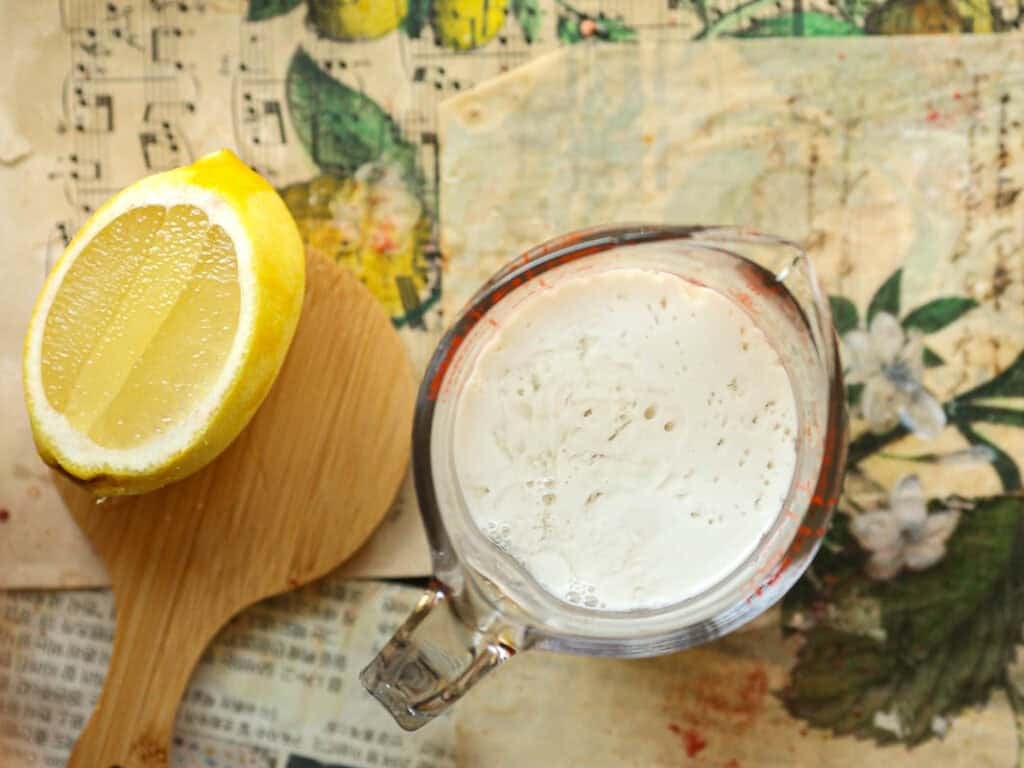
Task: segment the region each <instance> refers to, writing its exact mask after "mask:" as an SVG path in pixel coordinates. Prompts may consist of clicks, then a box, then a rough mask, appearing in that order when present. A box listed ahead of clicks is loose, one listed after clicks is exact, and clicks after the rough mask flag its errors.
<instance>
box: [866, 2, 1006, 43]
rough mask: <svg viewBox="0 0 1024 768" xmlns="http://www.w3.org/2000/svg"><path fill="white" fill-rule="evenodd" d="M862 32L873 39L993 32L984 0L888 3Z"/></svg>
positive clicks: (873, 14)
mask: <svg viewBox="0 0 1024 768" xmlns="http://www.w3.org/2000/svg"><path fill="white" fill-rule="evenodd" d="M865 28H866V30H867V31H868V32H869V33H871V34H876V35H924V34H949V33H957V32H971V33H974V34H978V33H986V32H993V31H994V28H995V23H994V19H993V16H992V9H991V8H990V7H989V4H988V0H890V2H888V3H886V4H885V5H883V6H881V7H879V8H876V9H875V10H874V11H872V12H871V13H870V14H869V15H868V18H867V20H866V22H865Z"/></svg>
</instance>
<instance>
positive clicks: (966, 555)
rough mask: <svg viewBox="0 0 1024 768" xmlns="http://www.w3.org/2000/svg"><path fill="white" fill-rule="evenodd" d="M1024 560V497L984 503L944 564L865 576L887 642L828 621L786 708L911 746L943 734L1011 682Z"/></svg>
mask: <svg viewBox="0 0 1024 768" xmlns="http://www.w3.org/2000/svg"><path fill="white" fill-rule="evenodd" d="M1022 558H1024V499H1022V498H1019V497H1000V498H994V499H985V500H981V501H979V503H978V504H977V506H976V507H975V508H974V509H973V510H971V511H968V512H964V513H963V514H962V517H961V520H960V523H959V526H958V528H957V530H956V531H955V532H954V534H953V536H952V537H951V538H950V540H949V541H948V542H947V552H946V555H945V557H944V558H943V559H942V560H941V561H940V562H939V563H938V564H937V565H935V566H933V567H931V568H929V569H927V570H924V571H921V572H916V573H911V572H904V573H903V574H901V575H899V576H897V577H895V578H894V579H892V580H890V581H887V582H881V583H872V582H868V581H867V580H866V579H864V578H863V577H861V578H860V580H859V581H858V584H859V588H860V589H863V590H864V591H865V594H866V595H867V596H869V597H871V598H873V599H875V600H877V601H878V603H879V604H880V605H881V621H882V626H883V628H884V630H885V632H884V637H874V636H868V635H865V634H858V633H853V632H850V631H846V630H843V629H839V628H836V627H834V626H830V625H829V624H827V623H823V624H821V625H819V626H817V627H815V628H814V629H812V630H810V631H808V632H806V633H805V637H806V642H805V644H804V646H803V647H802V648H801V650H800V652H799V655H798V659H797V664H796V666H795V667H794V669H793V671H792V674H791V681H790V684H789V686H788V687H787V688H786V689H785V690H784V691H783V692H782V694H781V698H782V700H783V702H784V703H785V705H786V707H787V708H788V709H789V711H790V712H791V713H793V714H794V715H795V716H797V717H800V718H802V719H804V720H806V721H807V722H809V723H811V724H812V725H815V726H817V727H820V728H827V729H829V730H832V731H833V732H834V733H836V734H843V735H846V734H852V735H856V736H860V737H867V738H873V739H875V740H877V741H879V742H881V743H888V742H893V741H897V740H898V741H902V742H904V743H906V744H911V745H913V744H918V743H920V742H922V741H924V740H926V739H928V738H930V737H932V735H933V730H932V723H933V722H934V719H935V718H936V717H946V716H950V715H953V714H955V713H956V712H958V711H960V710H961V709H963V708H964V707H966V706H968V705H971V704H973V703H975V702H979V701H984V700H985V699H987V697H988V696H989V694H990V693H991V691H992V689H993V688H994V687H995V686H996V685H999V684H1001V683H1002V682H1003V681H1004V679H1005V677H1004V675H1005V668H1006V665H1007V663H1009V661H1010V660H1011V659H1012V658H1013V657H1014V653H1015V646H1016V645H1017V644H1018V643H1020V642H1021V633H1020V627H1021V622H1022V621H1024V568H1020V567H1019V564H1020V563H1021V562H1022ZM815 565H816V566H817V565H818V564H817V562H816V563H815ZM819 570H820V569H819ZM828 576H829V574H827V573H825V574H822V573H820V572H819V574H818V579H819V581H822V580H824V579H827V578H828ZM846 581H847V582H850V581H857V580H856V579H854V578H850V577H847V578H846ZM882 713H884V714H885V715H886V717H885V718H884V719H881V720H880V719H876V717H877V716H878V715H880V714H882ZM886 721H889V723H890V724H891V725H890V726H889V727H887V728H883V727H879V725H885V723H886ZM894 730H895V731H896V732H894Z"/></svg>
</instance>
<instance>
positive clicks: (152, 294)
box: [41, 205, 240, 449]
mask: <svg viewBox="0 0 1024 768" xmlns="http://www.w3.org/2000/svg"><path fill="white" fill-rule="evenodd" d="M239 305H240V297H239V283H238V267H237V260H236V257H235V249H234V244H233V243H232V240H231V238H230V237H229V236H228V235H227V233H226V232H225V231H224V230H223V228H221V227H220V226H218V225H216V224H211V222H210V221H209V219H208V217H207V215H206V213H204V212H203V211H202V210H200V209H199V208H196V207H195V206H192V205H175V206H172V207H169V208H168V207H164V206H160V205H144V206H140V207H138V208H133V209H130V210H128V211H127V212H125V213H123V214H121V215H120V216H119V217H117V218H116V219H114V220H113V221H112V222H110V223H109V224H108V225H107V226H106V227H104V228H103V229H102V230H101V231H100V232H99V233H97V235H96V236H95V237H94V238H93V239H92V240H91V241H90V242H89V243H88V244H87V245H86V246H85V247H84V248H83V249H82V252H81V253H80V254H79V256H78V258H76V259H75V262H74V263H73V264H72V265H71V268H70V269H69V270H68V273H67V275H66V276H65V277H64V280H63V283H62V285H61V288H60V290H59V292H58V293H57V295H56V296H55V297H54V302H53V307H52V309H51V311H50V313H49V316H48V318H47V322H46V325H45V329H44V332H43V342H42V344H43V346H42V349H43V355H42V360H43V361H44V363H43V367H42V371H41V377H42V384H43V391H44V392H45V394H46V398H47V400H49V402H50V404H51V406H52V407H53V408H54V409H55V410H56V411H59V412H62V413H63V414H64V416H65V418H66V419H67V420H68V422H69V423H70V424H71V426H72V427H74V428H75V430H76V431H78V432H81V433H83V434H85V435H88V437H89V438H90V439H91V440H92V441H93V442H94V443H95V444H97V445H99V446H102V447H104V448H112V449H123V448H133V447H136V446H138V445H141V444H142V443H144V442H146V441H147V440H150V439H152V438H153V437H154V436H155V435H159V434H161V433H162V432H163V430H164V429H165V428H167V427H168V425H172V424H175V423H180V422H182V421H184V420H186V419H187V416H188V414H189V412H190V410H191V409H192V408H193V407H194V406H195V404H196V403H199V402H202V401H203V400H204V399H205V396H206V395H207V394H208V393H209V392H210V391H211V390H212V389H213V387H214V385H215V383H216V380H217V377H218V376H219V375H220V373H221V371H222V369H223V367H224V363H225V360H226V359H227V357H228V354H229V352H230V350H231V347H232V344H233V342H234V340H235V336H236V334H237V331H238V317H239Z"/></svg>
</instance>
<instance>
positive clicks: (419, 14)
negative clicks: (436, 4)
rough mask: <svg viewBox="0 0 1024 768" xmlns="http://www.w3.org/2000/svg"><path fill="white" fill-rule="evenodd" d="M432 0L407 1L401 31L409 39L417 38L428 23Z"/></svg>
mask: <svg viewBox="0 0 1024 768" xmlns="http://www.w3.org/2000/svg"><path fill="white" fill-rule="evenodd" d="M432 6H433V0H409V10H408V11H406V14H405V18H404V19H402V30H403V31H404V32H405V34H407V35H408V36H409V37H412V38H418V37H419V36H420V33H421V32H422V31H423V28H424V27H425V26H427V24H428V23H429V22H430V12H431V7H432Z"/></svg>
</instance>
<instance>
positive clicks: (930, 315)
mask: <svg viewBox="0 0 1024 768" xmlns="http://www.w3.org/2000/svg"><path fill="white" fill-rule="evenodd" d="M976 306H978V302H976V301H975V300H974V299H965V298H961V297H959V296H944V297H942V298H940V299H933V300H931V301H929V302H928V303H927V304H922V305H921V306H920V307H918V308H917V309H915V310H913V311H911V312H910V314H908V315H907V316H906V317H904V318H903V327H904V328H906V329H907V330H910V329H911V328H914V329H917V330H919V331H921V332H923V333H935V332H936V331H941V330H942V329H943V328H945V327H946V326H947V325H949V324H950V323H952V322H954V321H955V320H957V319H959V318H960V317H961V316H962V315H963V314H964V313H965V312H968V311H970V310H972V309H974V308H975V307H976Z"/></svg>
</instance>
